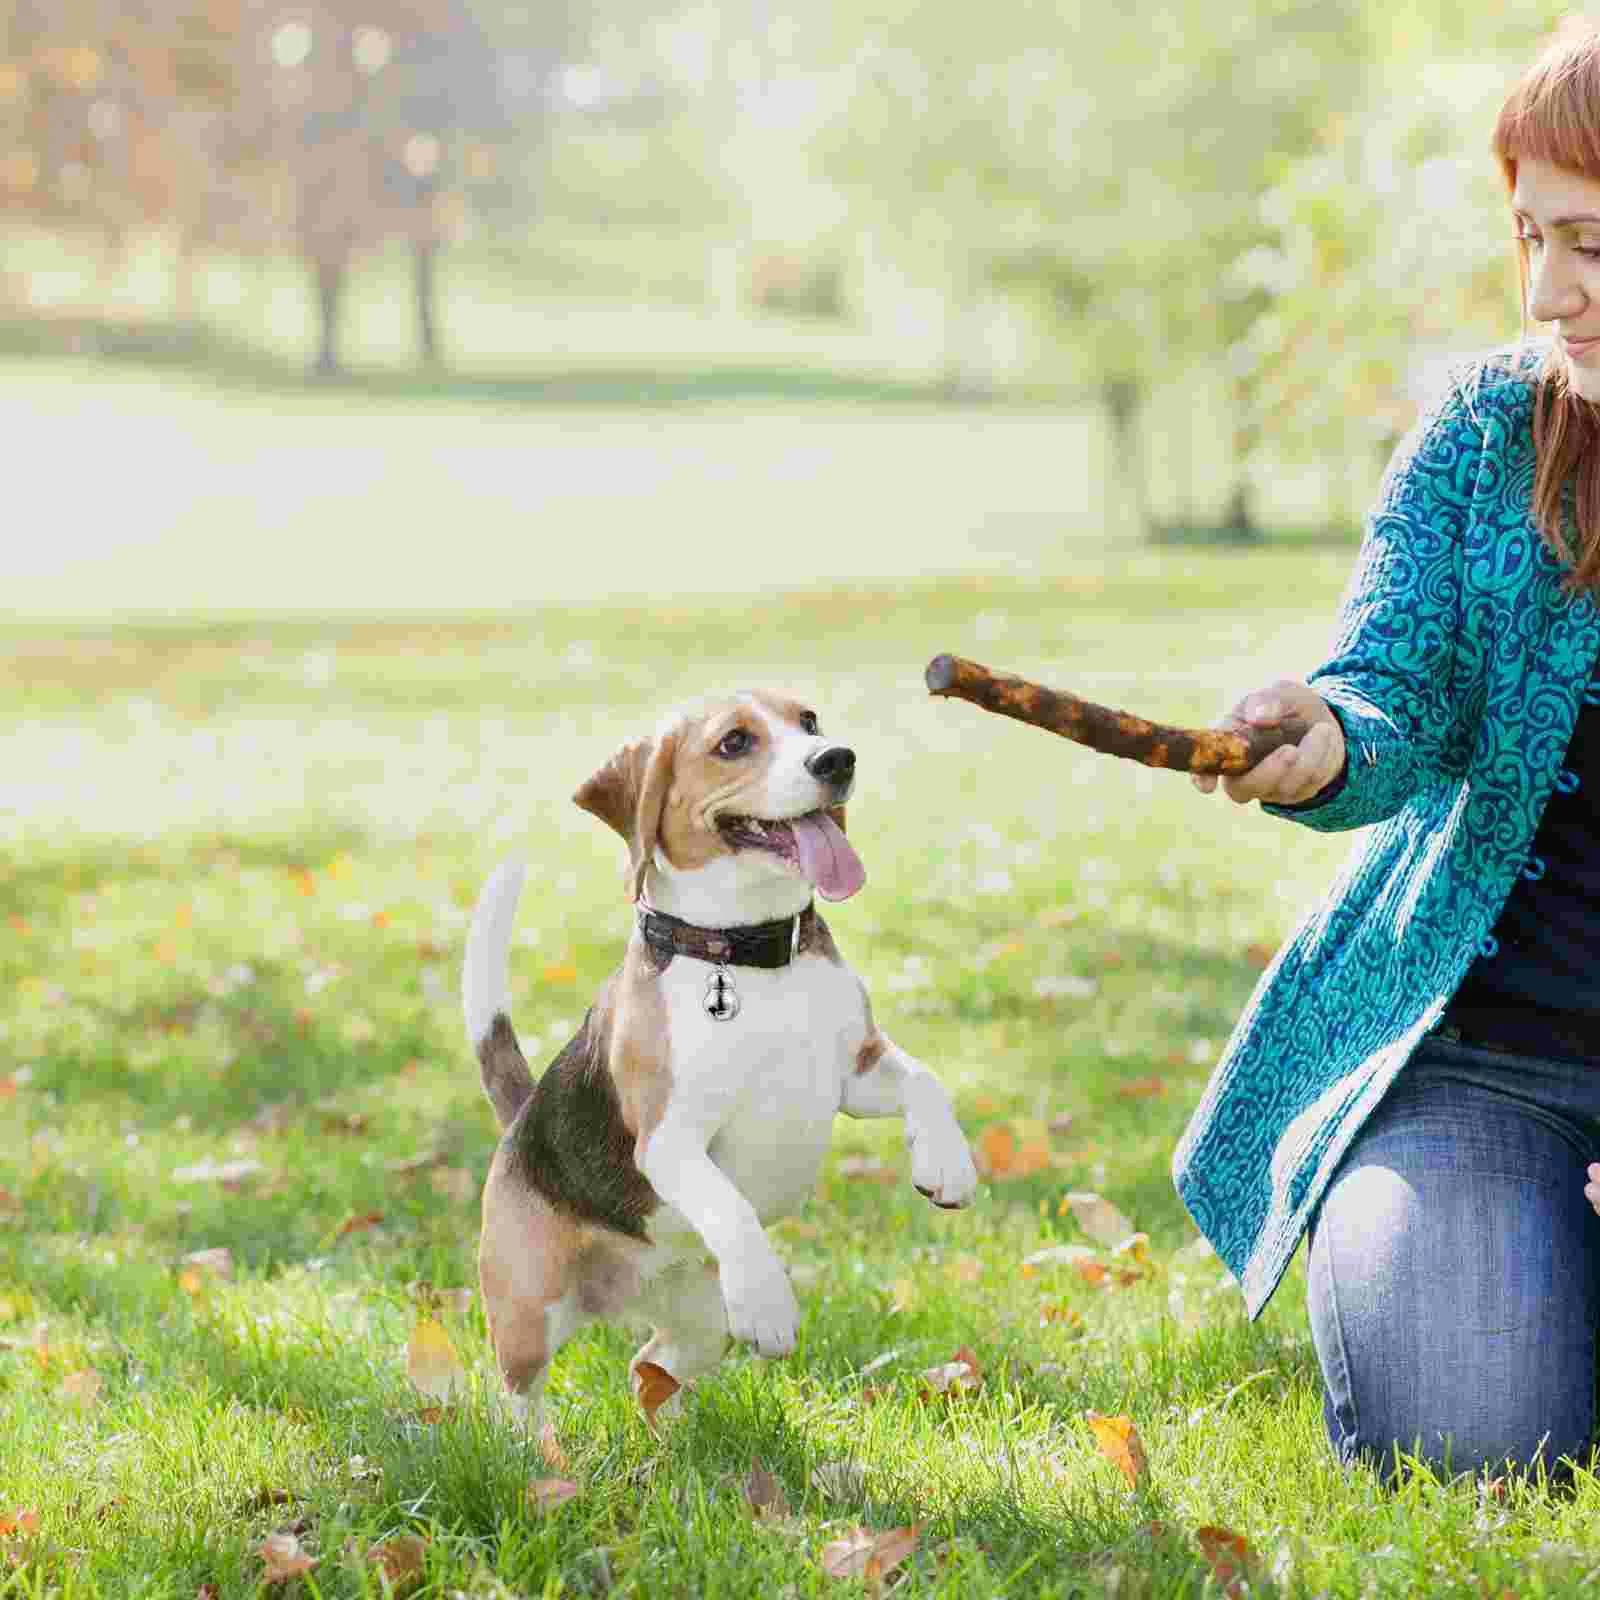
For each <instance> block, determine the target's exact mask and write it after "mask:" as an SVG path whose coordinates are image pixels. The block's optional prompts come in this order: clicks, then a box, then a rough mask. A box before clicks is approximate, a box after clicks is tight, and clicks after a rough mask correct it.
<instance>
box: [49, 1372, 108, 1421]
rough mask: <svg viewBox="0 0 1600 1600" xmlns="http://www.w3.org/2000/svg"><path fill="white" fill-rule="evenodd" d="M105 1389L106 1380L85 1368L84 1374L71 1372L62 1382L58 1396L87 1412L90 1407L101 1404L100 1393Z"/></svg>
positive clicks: (57, 1391) (57, 1392)
mask: <svg viewBox="0 0 1600 1600" xmlns="http://www.w3.org/2000/svg"><path fill="white" fill-rule="evenodd" d="M104 1387H105V1379H104V1378H102V1377H101V1376H100V1374H99V1373H98V1372H95V1371H94V1370H93V1369H92V1368H85V1369H84V1370H83V1371H82V1372H69V1373H68V1374H67V1375H66V1377H64V1378H63V1379H62V1380H61V1387H60V1388H59V1389H57V1390H56V1395H57V1397H58V1398H59V1399H62V1400H65V1401H67V1402H68V1403H69V1404H71V1405H75V1406H77V1407H78V1409H79V1410H80V1411H87V1410H88V1409H89V1407H90V1406H93V1405H98V1404H99V1401H100V1391H101V1389H103V1388H104Z"/></svg>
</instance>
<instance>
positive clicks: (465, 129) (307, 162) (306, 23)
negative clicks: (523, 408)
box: [229, 0, 508, 373]
mask: <svg viewBox="0 0 1600 1600" xmlns="http://www.w3.org/2000/svg"><path fill="white" fill-rule="evenodd" d="M232 3H234V4H236V5H237V7H238V14H239V22H238V30H237V39H236V74H235V94H234V98H233V103H232V106H231V108H230V118H229V135H230V152H229V153H230V158H231V167H232V170H233V172H234V174H235V175H236V176H237V177H238V178H240V179H244V178H245V177H246V175H247V174H248V175H249V177H250V178H252V179H253V180H254V183H255V186H256V187H257V188H259V187H260V186H262V185H263V184H264V185H265V186H266V188H267V191H268V194H269V196H270V200H269V205H270V210H269V215H270V216H271V219H272V225H273V231H274V232H278V233H284V232H286V233H287V234H288V235H289V236H290V237H292V238H293V240H294V242H295V245H296V247H297V248H298V250H299V251H300V252H301V254H302V255H303V256H304V257H305V259H306V260H307V261H308V262H309V263H310V264H311V267H312V270H313V272H314V274H315V277H316V287H317V304H318V310H319V313H320V327H321V337H320V341H319V348H318V354H317V358H316V370H317V371H318V372H320V373H331V372H335V371H337V370H338V353H337V339H338V325H339V313H340V309H341V305H342V302H343V298H344V289H345V284H346V281H347V278H348V275H349V269H350V265H351V262H352V260H353V259H354V258H355V256H356V255H357V254H358V253H359V252H361V251H363V250H366V249H370V248H372V247H374V246H376V245H378V244H380V243H382V242H383V241H384V240H386V239H391V238H400V239H404V240H406V241H407V242H408V243H409V245H410V247H411V253H412V260H413V268H414V271H413V283H414V289H415V303H416V316H417V331H418V342H419V345H420V348H421V353H422V356H423V359H424V360H426V361H428V362H434V361H437V360H438V358H439V336H438V327H437V318H436V311H435V293H434V283H435V264H436V260H437V255H438V250H439V247H440V245H441V244H442V243H443V242H444V241H445V240H447V239H449V238H450V237H452V236H453V235H454V234H455V232H456V231H457V230H458V228H459V227H460V224H461V221H462V215H463V201H462V188H463V184H464V182H466V181H470V180H472V179H474V178H484V177H488V176H490V175H491V174H492V171H493V155H492V150H491V145H490V141H492V140H494V139H497V138H500V137H503V136H504V135H505V133H506V132H507V131H508V119H507V117H506V114H505V112H504V109H503V107H502V105H501V101H500V94H499V78H498V75H497V71H496V66H497V63H496V60H495V57H494V54H493V52H492V50H491V49H490V47H489V43H488V40H487V38H486V36H485V34H484V33H483V31H482V29H481V28H480V27H479V25H478V23H477V21H476V19H475V17H474V16H473V15H472V14H471V13H470V12H469V11H468V10H467V9H466V7H465V5H464V3H463V0H385V3H383V4H381V5H379V4H376V3H374V0H291V3H286V0H232Z"/></svg>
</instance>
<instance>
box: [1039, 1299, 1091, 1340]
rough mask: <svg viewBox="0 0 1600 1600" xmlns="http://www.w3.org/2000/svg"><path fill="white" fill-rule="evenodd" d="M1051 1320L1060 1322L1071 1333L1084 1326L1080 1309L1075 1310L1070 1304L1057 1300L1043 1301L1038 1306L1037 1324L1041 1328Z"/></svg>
mask: <svg viewBox="0 0 1600 1600" xmlns="http://www.w3.org/2000/svg"><path fill="white" fill-rule="evenodd" d="M1052 1322H1059V1323H1061V1324H1062V1326H1064V1327H1065V1328H1066V1329H1067V1330H1068V1331H1069V1332H1072V1333H1077V1332H1079V1331H1080V1330H1082V1329H1083V1328H1084V1327H1085V1326H1086V1324H1085V1323H1084V1320H1083V1313H1082V1312H1081V1311H1075V1310H1073V1308H1072V1307H1071V1306H1069V1305H1063V1304H1062V1303H1061V1302H1060V1301H1059V1300H1046V1301H1043V1302H1041V1304H1040V1306H1039V1326H1040V1327H1041V1328H1043V1327H1045V1326H1046V1325H1047V1324H1049V1323H1052Z"/></svg>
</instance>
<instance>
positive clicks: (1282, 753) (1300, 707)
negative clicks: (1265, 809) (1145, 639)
mask: <svg viewBox="0 0 1600 1600" xmlns="http://www.w3.org/2000/svg"><path fill="white" fill-rule="evenodd" d="M1289 716H1298V717H1300V718H1301V719H1302V720H1303V721H1305V722H1306V723H1308V724H1309V725H1310V728H1309V732H1307V733H1306V734H1305V736H1304V737H1303V738H1302V739H1301V740H1300V743H1299V744H1297V745H1280V746H1279V747H1278V748H1277V749H1276V750H1274V751H1273V752H1272V754H1271V755H1269V756H1266V757H1265V758H1264V759H1262V760H1261V761H1258V762H1257V763H1256V764H1255V766H1253V767H1252V768H1251V769H1250V770H1249V771H1248V772H1245V773H1241V774H1240V775H1239V776H1237V777H1233V778H1224V779H1223V780H1222V791H1223V793H1224V794H1226V795H1227V797H1228V798H1229V799H1230V800H1232V801H1234V802H1235V803H1236V804H1238V805H1248V804H1249V803H1250V801H1252V800H1261V801H1265V802H1266V803H1267V804H1269V805H1298V804H1300V803H1301V802H1302V801H1305V800H1309V799H1310V798H1311V797H1312V796H1313V795H1315V794H1316V793H1317V792H1318V791H1319V790H1321V789H1323V788H1325V787H1326V786H1327V784H1329V783H1330V782H1332V780H1333V779H1334V778H1335V777H1336V776H1337V775H1338V772H1339V769H1340V767H1341V766H1343V764H1344V755H1345V752H1344V730H1343V728H1342V727H1341V726H1340V724H1339V719H1338V718H1337V717H1335V716H1334V714H1333V713H1332V711H1330V710H1329V709H1328V706H1327V703H1326V702H1325V701H1324V700H1323V699H1322V697H1321V695H1319V694H1317V693H1316V691H1315V690H1313V689H1309V688H1307V687H1306V685H1305V684H1303V683H1296V682H1295V681H1294V680H1293V679H1291V678H1280V679H1278V680H1277V681H1275V682H1273V683H1270V684H1267V685H1265V686H1264V687H1263V688H1260V689H1255V690H1252V691H1251V692H1250V693H1249V694H1247V695H1245V696H1244V697H1243V698H1242V699H1240V700H1238V701H1237V702H1235V704H1234V705H1233V706H1232V707H1231V708H1230V710H1229V711H1228V712H1227V713H1226V715H1224V716H1223V717H1222V718H1220V719H1219V720H1218V722H1217V723H1216V724H1215V726H1217V727H1219V728H1228V729H1231V730H1234V731H1246V732H1247V731H1248V730H1249V729H1250V728H1252V727H1258V728H1259V727H1272V726H1274V725H1275V724H1277V723H1279V722H1281V721H1282V720H1283V719H1284V718H1285V717H1289ZM1193 782H1194V786H1195V788H1197V789H1198V790H1199V791H1200V792H1201V793H1202V794H1210V793H1211V792H1212V790H1213V789H1215V788H1216V787H1217V780H1216V779H1215V778H1214V777H1199V776H1197V777H1195V778H1194V780H1193Z"/></svg>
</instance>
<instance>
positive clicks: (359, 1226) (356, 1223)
mask: <svg viewBox="0 0 1600 1600" xmlns="http://www.w3.org/2000/svg"><path fill="white" fill-rule="evenodd" d="M382 1221H383V1213H382V1212H381V1211H361V1212H357V1213H356V1214H355V1215H354V1216H349V1217H346V1218H345V1219H344V1221H343V1222H341V1223H340V1224H339V1226H338V1229H337V1230H336V1231H335V1233H334V1238H336V1239H343V1238H345V1237H346V1236H347V1235H349V1234H352V1233H365V1232H366V1231H367V1229H368V1228H376V1227H377V1226H378V1224H379V1223H380V1222H382Z"/></svg>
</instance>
